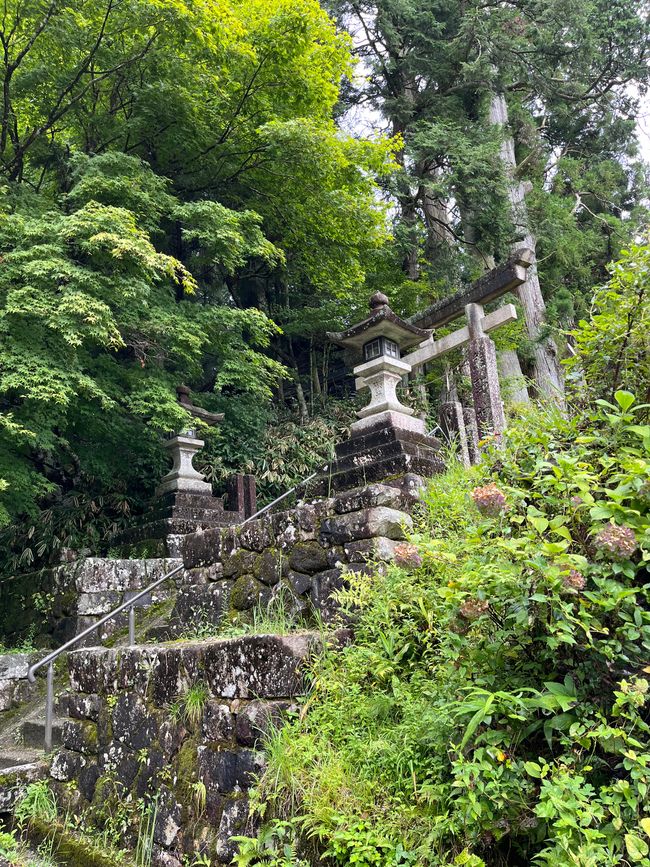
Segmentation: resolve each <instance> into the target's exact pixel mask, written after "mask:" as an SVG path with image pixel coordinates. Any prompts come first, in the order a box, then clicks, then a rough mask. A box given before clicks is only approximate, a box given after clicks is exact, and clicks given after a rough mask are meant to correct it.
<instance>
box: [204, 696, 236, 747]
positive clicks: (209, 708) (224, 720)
mask: <svg viewBox="0 0 650 867" xmlns="http://www.w3.org/2000/svg"><path fill="white" fill-rule="evenodd" d="M234 730H235V721H234V718H233V715H232V713H231V712H230V708H229V707H228V705H227V704H220V703H219V702H218V701H209V702H207V704H206V706H205V710H204V711H203V737H204V738H205V740H206V741H230V740H231V739H232V736H233V733H234Z"/></svg>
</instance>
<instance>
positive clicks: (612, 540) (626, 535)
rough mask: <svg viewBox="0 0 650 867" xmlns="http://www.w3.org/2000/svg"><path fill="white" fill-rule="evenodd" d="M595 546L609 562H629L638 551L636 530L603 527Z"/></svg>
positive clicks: (610, 525) (612, 526)
mask: <svg viewBox="0 0 650 867" xmlns="http://www.w3.org/2000/svg"><path fill="white" fill-rule="evenodd" d="M595 545H596V547H597V548H598V549H599V550H600V551H602V552H603V554H604V555H605V556H606V557H607V558H608V559H609V560H628V559H629V558H630V557H631V556H632V554H634V552H635V551H636V549H637V542H636V536H635V535H634V530H632V529H631V528H630V527H617V526H616V524H607V525H606V526H605V527H603V529H602V530H601V531H600V533H598V535H597V536H596V539H595Z"/></svg>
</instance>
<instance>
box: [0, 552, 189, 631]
mask: <svg viewBox="0 0 650 867" xmlns="http://www.w3.org/2000/svg"><path fill="white" fill-rule="evenodd" d="M180 564H181V560H180V559H163V558H156V559H140V560H125V559H108V558H103V557H88V558H85V559H79V560H74V561H72V562H69V563H61V564H60V565H59V566H54V567H51V568H49V569H43V570H40V571H39V572H31V573H28V574H25V575H19V576H16V577H15V578H9V579H8V580H6V581H4V582H2V583H0V633H1V634H2V635H3V640H4V642H5V643H6V644H7V646H11V645H12V644H17V643H19V642H21V641H22V640H23V639H24V638H25V637H26V636H29V637H30V638H31V639H32V641H34V642H35V643H36V644H37V645H38V646H42V647H48V648H49V647H57V646H58V645H60V644H62V643H63V642H65V641H67V640H68V639H70V638H72V637H73V636H75V635H77V634H78V633H79V632H81V631H82V630H83V629H85V628H86V627H87V626H90V625H91V624H92V623H96V622H97V621H98V620H99V619H100V618H101V617H103V616H104V615H105V614H108V612H109V611H111V610H112V609H113V608H115V607H116V606H117V605H119V604H120V603H122V602H123V601H126V600H127V599H128V598H129V595H133V594H135V593H136V592H137V591H139V590H143V589H144V588H145V587H146V586H147V585H148V584H150V583H152V582H153V581H155V580H156V578H159V577H161V576H162V575H164V574H165V572H168V571H170V570H171V569H173V568H174V567H176V566H179V565H180ZM174 589H175V587H174V585H173V584H171V583H170V584H169V585H163V586H162V587H161V588H160V589H159V590H157V591H156V592H155V593H154V595H153V597H152V598H144V599H143V600H141V601H140V602H139V603H138V605H139V606H140V607H148V606H150V605H151V604H152V603H155V602H159V601H162V600H164V599H166V598H168V597H169V595H170V594H171V593H172V592H173V591H174ZM125 622H126V621H125V620H124V619H122V620H121V621H117V622H115V623H114V624H112V625H110V626H109V625H107V627H106V628H105V630H104V632H103V635H102V636H101V638H102V639H104V638H106V637H108V635H110V634H111V633H112V632H113V631H114V630H115V629H117V628H121V627H123V626H124V625H125ZM97 640H98V639H95V641H94V643H97ZM91 643H92V642H91Z"/></svg>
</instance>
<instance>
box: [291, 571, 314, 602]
mask: <svg viewBox="0 0 650 867" xmlns="http://www.w3.org/2000/svg"><path fill="white" fill-rule="evenodd" d="M287 580H288V581H289V584H290V585H291V589H292V590H293V592H294V593H295V594H296V596H304V595H305V594H306V593H308V592H309V591H310V590H311V587H312V576H311V575H303V574H302V573H301V572H294V571H293V570H291V571H290V572H289V574H288V576H287Z"/></svg>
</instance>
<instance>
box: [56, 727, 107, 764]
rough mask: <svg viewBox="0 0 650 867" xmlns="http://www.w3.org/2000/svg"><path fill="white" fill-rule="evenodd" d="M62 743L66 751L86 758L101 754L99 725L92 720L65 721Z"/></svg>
mask: <svg viewBox="0 0 650 867" xmlns="http://www.w3.org/2000/svg"><path fill="white" fill-rule="evenodd" d="M61 741H62V743H63V746H64V748H65V749H67V750H73V751H74V752H76V753H83V754H84V755H86V756H92V755H97V753H98V752H99V734H98V732H97V725H96V724H95V723H94V722H90V720H64V721H63V729H62V735H61Z"/></svg>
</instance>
